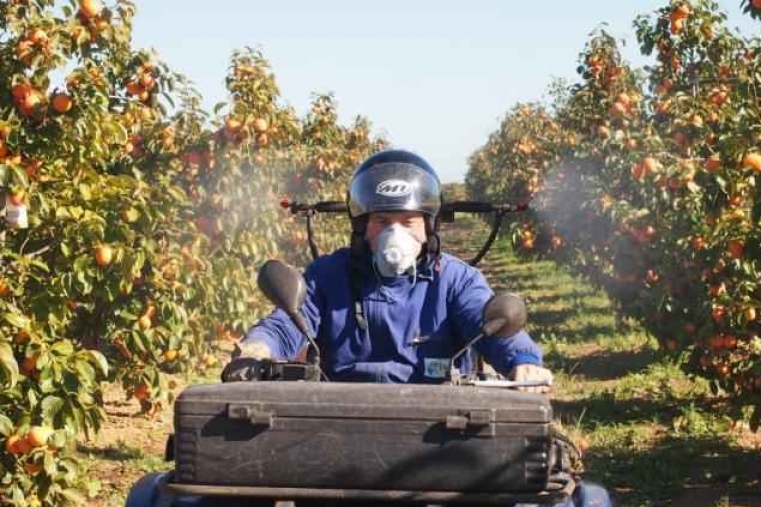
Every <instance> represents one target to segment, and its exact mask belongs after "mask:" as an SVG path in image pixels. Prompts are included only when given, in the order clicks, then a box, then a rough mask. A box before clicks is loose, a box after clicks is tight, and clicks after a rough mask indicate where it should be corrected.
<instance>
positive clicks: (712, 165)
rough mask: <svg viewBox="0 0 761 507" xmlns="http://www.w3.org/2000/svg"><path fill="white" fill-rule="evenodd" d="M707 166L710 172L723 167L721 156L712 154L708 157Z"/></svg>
mask: <svg viewBox="0 0 761 507" xmlns="http://www.w3.org/2000/svg"><path fill="white" fill-rule="evenodd" d="M705 166H706V170H707V171H708V172H712V173H713V172H716V171H718V170H719V169H721V158H720V157H719V155H711V156H710V157H708V158H707V159H706V162H705Z"/></svg>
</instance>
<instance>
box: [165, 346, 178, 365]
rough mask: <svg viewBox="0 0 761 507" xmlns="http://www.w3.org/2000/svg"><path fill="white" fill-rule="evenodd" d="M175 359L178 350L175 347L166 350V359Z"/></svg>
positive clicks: (168, 361)
mask: <svg viewBox="0 0 761 507" xmlns="http://www.w3.org/2000/svg"><path fill="white" fill-rule="evenodd" d="M175 359H177V351H176V350H175V349H167V350H166V351H165V352H164V361H166V362H167V363H171V362H172V361H174V360H175Z"/></svg>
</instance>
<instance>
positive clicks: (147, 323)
mask: <svg viewBox="0 0 761 507" xmlns="http://www.w3.org/2000/svg"><path fill="white" fill-rule="evenodd" d="M137 325H138V327H139V328H140V329H142V330H143V331H146V330H148V329H150V328H151V326H152V325H153V322H152V321H151V318H150V317H149V316H148V315H141V316H140V318H138V319H137Z"/></svg>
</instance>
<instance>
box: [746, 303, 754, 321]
mask: <svg viewBox="0 0 761 507" xmlns="http://www.w3.org/2000/svg"><path fill="white" fill-rule="evenodd" d="M744 313H745V319H746V320H747V321H748V322H753V321H754V320H756V309H755V308H753V307H752V306H749V307H747V308H746V309H745V312H744Z"/></svg>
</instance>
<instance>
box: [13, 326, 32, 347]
mask: <svg viewBox="0 0 761 507" xmlns="http://www.w3.org/2000/svg"><path fill="white" fill-rule="evenodd" d="M27 340H29V333H28V332H27V331H26V330H25V329H19V331H18V333H16V337H15V338H14V339H13V343H15V344H20V343H24V342H25V341H27Z"/></svg>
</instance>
